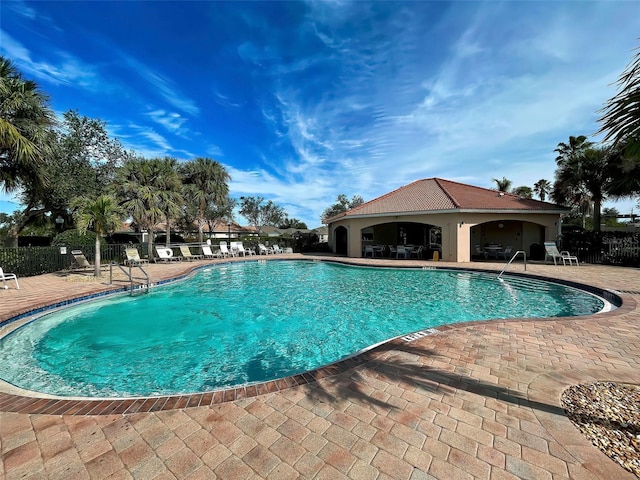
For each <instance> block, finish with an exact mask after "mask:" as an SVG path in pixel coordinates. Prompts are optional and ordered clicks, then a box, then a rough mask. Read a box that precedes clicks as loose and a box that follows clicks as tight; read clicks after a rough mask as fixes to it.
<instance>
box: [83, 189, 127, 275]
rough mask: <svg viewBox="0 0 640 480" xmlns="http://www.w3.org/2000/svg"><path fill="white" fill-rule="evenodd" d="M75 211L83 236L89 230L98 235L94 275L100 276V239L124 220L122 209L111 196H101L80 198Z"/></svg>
mask: <svg viewBox="0 0 640 480" xmlns="http://www.w3.org/2000/svg"><path fill="white" fill-rule="evenodd" d="M73 206H74V207H75V211H74V213H73V216H74V219H75V221H76V228H77V229H78V232H79V233H80V234H82V235H84V234H85V233H87V230H92V231H94V232H95V233H96V252H95V261H94V269H95V270H94V274H95V276H96V277H99V276H100V238H101V237H102V236H103V235H106V234H107V233H109V232H112V231H113V230H115V229H116V228H118V226H120V222H121V220H122V216H123V212H122V208H120V206H119V205H118V202H117V200H116V199H115V198H114V197H112V196H110V195H101V196H99V197H98V198H96V199H95V200H93V199H90V198H86V197H78V198H76V199H75V200H74V201H73Z"/></svg>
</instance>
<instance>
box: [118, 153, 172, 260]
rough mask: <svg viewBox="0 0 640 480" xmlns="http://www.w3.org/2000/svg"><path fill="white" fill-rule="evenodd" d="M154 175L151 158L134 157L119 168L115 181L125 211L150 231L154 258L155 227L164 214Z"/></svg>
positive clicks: (148, 245) (148, 246) (141, 226)
mask: <svg viewBox="0 0 640 480" xmlns="http://www.w3.org/2000/svg"><path fill="white" fill-rule="evenodd" d="M152 177H153V172H152V169H151V163H150V161H149V160H145V159H132V160H128V161H127V162H125V163H124V165H123V166H122V167H121V168H120V169H118V172H117V175H116V179H117V180H116V182H115V191H116V194H117V196H118V198H119V200H120V202H121V206H122V208H123V209H124V211H125V213H126V214H127V215H128V216H130V217H131V219H132V220H133V221H134V223H135V224H136V225H138V227H140V228H141V229H143V230H144V229H146V230H147V232H148V234H147V249H148V253H149V259H151V258H153V253H152V252H153V250H152V249H153V227H154V225H155V224H156V223H158V220H159V219H160V218H161V217H162V214H163V211H162V209H161V208H160V202H159V199H158V196H157V194H156V191H155V188H154V186H153V178H152Z"/></svg>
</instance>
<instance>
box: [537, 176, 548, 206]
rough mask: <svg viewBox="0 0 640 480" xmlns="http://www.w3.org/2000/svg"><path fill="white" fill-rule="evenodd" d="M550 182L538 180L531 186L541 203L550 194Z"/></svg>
mask: <svg viewBox="0 0 640 480" xmlns="http://www.w3.org/2000/svg"><path fill="white" fill-rule="evenodd" d="M551 188H552V186H551V182H549V180H545V179H544V178H542V179H540V180H538V181H537V182H536V183H534V184H533V192H534V193H535V194H536V195H538V197H539V198H540V200H541V201H543V202H544V201H545V199H546V198H547V195H549V193H551Z"/></svg>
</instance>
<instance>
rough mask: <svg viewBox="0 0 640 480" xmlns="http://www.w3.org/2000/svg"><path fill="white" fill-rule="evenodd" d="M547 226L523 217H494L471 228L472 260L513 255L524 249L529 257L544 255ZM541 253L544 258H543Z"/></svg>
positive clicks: (493, 258) (502, 257)
mask: <svg viewBox="0 0 640 480" xmlns="http://www.w3.org/2000/svg"><path fill="white" fill-rule="evenodd" d="M544 239H545V227H544V226H543V225H540V224H537V223H533V222H524V221H521V220H495V221H491V222H485V223H481V224H478V225H475V226H474V227H471V241H470V246H469V248H470V249H471V258H472V259H473V260H485V259H492V260H496V259H506V260H508V259H509V258H511V257H512V256H513V255H514V254H515V252H517V251H518V250H523V251H524V252H526V254H527V258H528V259H534V260H541V259H543V258H544ZM541 256H542V258H541Z"/></svg>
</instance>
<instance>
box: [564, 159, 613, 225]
mask: <svg viewBox="0 0 640 480" xmlns="http://www.w3.org/2000/svg"><path fill="white" fill-rule="evenodd" d="M610 157H611V149H609V148H606V147H589V148H586V149H584V150H582V152H581V153H580V154H577V155H572V156H570V157H567V158H566V159H563V161H562V163H561V164H560V165H559V166H558V169H557V170H556V182H555V185H554V190H553V196H554V199H555V200H556V201H557V202H558V203H563V204H567V203H568V204H570V205H573V206H577V207H580V208H581V212H582V213H583V223H584V214H586V212H587V211H588V209H585V206H587V205H589V206H592V208H593V230H594V231H596V232H599V231H600V211H601V207H602V202H603V201H604V200H605V199H606V197H607V189H608V188H609V184H610V182H611V167H610Z"/></svg>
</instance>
